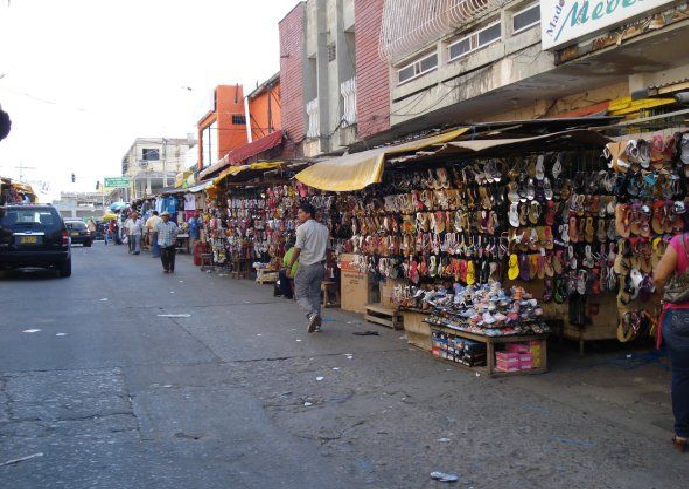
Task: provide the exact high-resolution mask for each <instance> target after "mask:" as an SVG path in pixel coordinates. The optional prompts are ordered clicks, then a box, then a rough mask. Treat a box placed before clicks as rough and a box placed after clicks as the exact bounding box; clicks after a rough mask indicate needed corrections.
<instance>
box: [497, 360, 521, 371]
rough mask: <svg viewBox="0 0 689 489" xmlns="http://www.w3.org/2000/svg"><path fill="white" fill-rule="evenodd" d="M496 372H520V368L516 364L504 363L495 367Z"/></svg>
mask: <svg viewBox="0 0 689 489" xmlns="http://www.w3.org/2000/svg"><path fill="white" fill-rule="evenodd" d="M495 370H497V371H499V372H509V373H512V372H519V370H520V369H519V366H518V365H517V364H514V363H502V362H498V363H497V365H496V366H495Z"/></svg>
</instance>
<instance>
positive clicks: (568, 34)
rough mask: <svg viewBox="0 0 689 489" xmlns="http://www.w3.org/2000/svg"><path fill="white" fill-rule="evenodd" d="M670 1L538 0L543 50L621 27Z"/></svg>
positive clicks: (670, 0) (671, 0)
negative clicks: (612, 27)
mask: <svg viewBox="0 0 689 489" xmlns="http://www.w3.org/2000/svg"><path fill="white" fill-rule="evenodd" d="M672 2H673V0H541V30H542V32H543V49H544V50H545V49H553V48H557V47H560V46H563V45H565V44H568V43H571V42H572V41H575V40H578V39H580V38H582V37H584V36H587V35H589V34H593V33H596V32H598V31H602V30H604V29H605V28H610V27H611V26H614V25H617V24H622V23H624V22H627V21H629V19H631V18H632V17H636V16H638V15H640V14H643V13H645V12H649V11H651V10H654V9H656V8H657V7H660V6H662V5H665V4H668V3H672Z"/></svg>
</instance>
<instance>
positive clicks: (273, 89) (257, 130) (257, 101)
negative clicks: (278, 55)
mask: <svg viewBox="0 0 689 489" xmlns="http://www.w3.org/2000/svg"><path fill="white" fill-rule="evenodd" d="M247 99H248V102H249V117H250V119H251V121H250V124H251V140H252V141H256V140H257V139H261V138H264V137H266V136H268V135H269V134H271V133H273V132H275V131H278V130H280V129H282V120H281V117H280V73H277V74H275V75H274V76H273V77H271V78H270V79H269V80H267V81H266V82H264V83H262V84H261V85H260V86H258V87H257V88H256V90H254V91H253V92H252V93H251V94H250V95H249V96H248V97H247Z"/></svg>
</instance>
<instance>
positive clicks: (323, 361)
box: [0, 242, 689, 489]
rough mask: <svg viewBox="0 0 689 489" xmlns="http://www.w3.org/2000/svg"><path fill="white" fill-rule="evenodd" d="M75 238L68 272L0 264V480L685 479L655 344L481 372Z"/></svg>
mask: <svg viewBox="0 0 689 489" xmlns="http://www.w3.org/2000/svg"><path fill="white" fill-rule="evenodd" d="M73 253H74V256H73V275H72V277H71V278H69V279H59V278H56V277H54V276H52V275H51V274H48V273H35V272H22V273H12V274H4V275H2V276H0V488H2V489H33V488H62V487H64V488H69V489H81V488H99V489H100V488H103V489H106V488H107V489H123V488H131V489H134V488H146V489H148V488H161V489H162V488H166V489H170V488H183V489H186V488H200V489H215V488H218V489H220V488H222V489H228V488H232V489H234V488H277V487H279V488H295V489H297V488H299V489H304V488H334V489H337V488H359V487H372V488H432V487H445V486H446V484H443V483H440V482H435V481H432V480H431V477H430V473H431V472H433V471H443V472H451V473H455V474H457V475H458V476H459V481H458V482H457V483H455V484H454V487H466V488H469V487H473V488H522V489H523V488H527V487H528V488H572V487H581V488H644V489H650V488H677V487H684V486H686V480H687V478H688V477H689V454H680V453H678V452H676V451H674V450H673V449H672V447H671V445H670V442H669V439H670V435H671V430H672V416H671V413H670V406H669V390H668V389H669V377H668V371H667V362H666V359H665V358H663V357H662V356H658V355H657V354H654V353H648V352H644V351H637V352H632V353H628V352H626V351H616V350H615V351H607V352H603V353H595V352H594V353H593V354H592V355H590V356H589V357H587V358H585V359H579V358H578V357H577V356H576V355H575V354H574V353H573V352H574V351H575V348H574V347H573V346H572V347H571V348H569V349H568V348H564V349H562V350H561V351H560V352H559V354H558V353H556V354H555V355H551V356H552V358H553V359H554V361H553V364H552V371H551V372H550V373H548V374H545V375H542V376H538V377H522V378H513V379H506V380H491V379H488V378H485V377H479V376H476V375H475V374H474V373H472V372H468V371H465V370H462V369H458V368H456V367H453V366H448V365H446V364H444V363H440V362H438V361H435V360H434V359H433V358H432V357H431V355H430V354H428V353H425V352H422V351H419V350H417V349H416V348H413V347H410V346H409V345H408V344H407V342H406V341H405V339H404V333H403V332H400V331H392V330H388V329H385V328H381V327H378V326H375V325H373V324H369V323H366V322H362V320H361V318H360V316H357V315H354V314H349V313H345V312H342V311H339V310H330V309H328V310H326V312H325V314H324V327H325V331H324V332H322V333H316V334H308V333H307V332H306V327H305V320H304V318H303V317H302V315H301V313H300V311H299V309H298V307H297V306H296V304H294V303H293V302H292V301H289V300H285V299H281V298H274V297H273V296H272V287H271V286H260V285H257V284H255V283H253V282H251V281H236V280H231V279H230V277H228V276H222V275H219V274H217V273H210V274H207V273H204V272H201V271H200V270H199V269H198V268H196V267H194V266H193V264H192V263H191V260H190V258H189V257H178V263H177V273H175V274H174V275H166V274H163V273H162V269H161V266H160V263H159V261H158V260H156V259H153V258H152V257H151V256H150V255H142V256H138V257H134V256H128V255H127V253H126V247H125V246H110V247H105V246H103V245H102V242H101V243H96V244H94V246H93V247H92V248H74V251H73ZM180 315H181V316H187V315H188V317H170V316H180ZM365 330H374V331H377V332H379V335H378V336H359V335H353V334H352V333H353V332H355V331H365ZM25 457H30V458H27V459H25V460H22V461H18V462H11V463H7V462H8V461H12V460H16V459H22V458H25Z"/></svg>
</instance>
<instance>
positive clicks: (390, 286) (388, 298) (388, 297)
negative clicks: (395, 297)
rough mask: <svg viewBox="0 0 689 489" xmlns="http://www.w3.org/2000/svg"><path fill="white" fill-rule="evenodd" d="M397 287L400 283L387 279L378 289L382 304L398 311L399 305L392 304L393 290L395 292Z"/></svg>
mask: <svg viewBox="0 0 689 489" xmlns="http://www.w3.org/2000/svg"><path fill="white" fill-rule="evenodd" d="M397 285H399V282H398V281H396V280H392V279H387V280H385V281H383V282H380V283H379V284H378V287H379V289H380V303H381V304H383V305H384V306H385V307H392V308H393V309H397V304H395V303H394V302H392V292H393V290H395V287H396V286H397Z"/></svg>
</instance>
